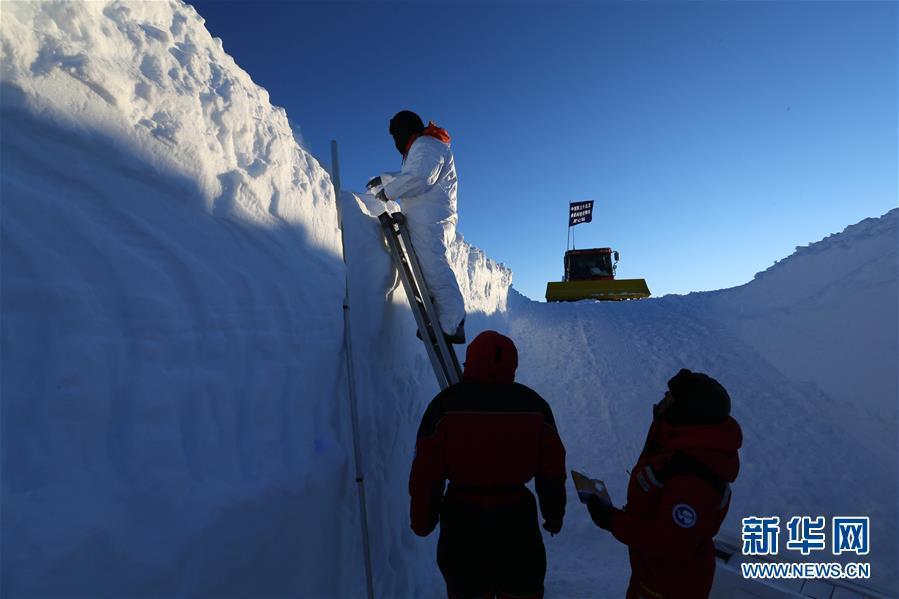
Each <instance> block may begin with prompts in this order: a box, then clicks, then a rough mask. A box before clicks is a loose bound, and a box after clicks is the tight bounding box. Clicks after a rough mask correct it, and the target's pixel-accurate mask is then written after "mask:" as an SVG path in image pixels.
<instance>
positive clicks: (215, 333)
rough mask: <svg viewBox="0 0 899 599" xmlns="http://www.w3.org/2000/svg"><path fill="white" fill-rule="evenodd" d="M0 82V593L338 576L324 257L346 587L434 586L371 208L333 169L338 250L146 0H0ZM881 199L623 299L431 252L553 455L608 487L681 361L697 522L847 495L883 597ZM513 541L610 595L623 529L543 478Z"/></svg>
mask: <svg viewBox="0 0 899 599" xmlns="http://www.w3.org/2000/svg"><path fill="white" fill-rule="evenodd" d="M0 86H2V88H0V111H2V112H0V118H2V123H3V135H2V136H0V160H2V169H0V196H2V205H0V210H2V213H0V216H2V218H0V261H2V262H0V290H2V294H0V307H2V329H0V366H2V377H0V398H2V404H0V427H2V497H0V500H2V512H0V579H2V581H0V595H2V596H5V597H6V596H9V597H35V596H51V595H52V596H75V597H85V596H98V595H112V596H129V597H160V596H182V595H190V596H210V597H211V596H215V597H223V596H272V597H276V596H277V597H280V596H311V597H357V596H364V576H363V565H362V553H361V543H360V532H359V519H358V518H359V516H358V508H357V503H356V487H355V483H354V471H353V469H354V464H353V457H352V456H353V448H352V437H351V432H350V430H351V429H350V420H349V409H348V397H347V380H346V370H345V354H344V347H343V332H344V328H343V327H344V320H343V309H342V306H343V296H344V290H345V284H347V282H348V284H349V291H350V310H349V314H350V326H351V330H352V338H353V347H354V358H355V364H356V371H355V377H356V381H357V389H358V393H359V396H358V401H359V408H360V412H359V415H360V425H361V430H360V434H361V443H362V449H363V451H362V455H363V458H364V469H365V475H366V477H365V484H366V491H367V494H368V504H367V507H368V512H369V524H370V532H371V539H372V549H373V554H372V555H373V566H374V576H375V588H376V595H377V596H381V597H412V596H433V595H435V594H439V593H440V592H442V585H441V579H440V575H439V572H438V570H437V568H436V565H435V563H434V553H435V543H436V539H435V537H434V536H433V535H432V537H429V538H426V539H420V538H418V537H416V536H414V535H413V534H412V532H411V530H409V527H408V496H407V477H408V472H409V470H408V469H409V465H410V463H411V459H412V452H413V448H414V440H415V432H416V429H417V427H418V423H419V419H420V418H421V414H422V413H423V411H424V408H425V406H426V405H427V402H428V401H429V400H430V399H431V397H433V395H434V394H435V393H436V391H437V386H436V383H435V381H434V379H433V374H432V373H431V370H430V365H429V364H428V362H427V358H426V355H425V352H424V349H423V348H422V346H421V345H420V343H419V342H418V341H417V340H416V339H415V336H414V334H415V325H414V321H413V318H412V315H411V313H410V311H409V307H408V303H407V300H406V298H405V296H404V294H403V290H402V288H401V287H400V288H396V285H395V283H396V281H395V276H394V273H393V270H392V266H391V264H390V261H389V256H388V254H387V251H386V247H385V244H384V242H383V240H382V238H381V234H380V229H379V227H378V223H377V215H378V212H379V211H380V209H381V205H380V204H379V203H378V202H375V201H373V200H372V199H371V198H370V197H368V196H366V195H363V194H353V193H343V194H341V196H340V198H339V202H340V205H339V207H340V209H341V210H342V213H343V227H344V237H345V239H346V240H347V246H346V248H343V247H342V246H341V234H340V230H339V229H338V224H337V223H338V218H337V209H338V205H337V203H336V201H335V200H336V198H335V196H334V193H333V188H332V186H331V181H330V178H329V176H328V173H327V172H326V171H325V170H324V169H323V168H322V167H321V166H320V165H319V164H318V162H317V161H316V160H315V159H314V158H313V157H312V156H311V155H310V154H309V153H308V152H306V151H305V150H304V149H302V148H301V147H300V146H298V145H297V143H296V140H295V139H294V136H293V133H292V130H291V127H290V124H289V122H288V120H287V115H286V114H285V112H284V111H283V109H280V108H277V107H273V106H271V104H270V102H269V100H268V95H267V93H266V92H265V90H263V89H262V88H260V87H258V86H257V85H255V84H254V83H253V82H252V80H251V78H250V76H249V75H248V74H247V73H245V72H244V71H242V70H241V69H240V68H239V67H238V66H237V65H236V64H235V63H234V61H233V59H231V58H230V57H229V56H227V55H226V54H225V53H224V51H223V50H222V47H221V43H220V41H219V40H216V39H214V38H212V37H211V36H210V35H209V33H208V31H206V29H205V28H204V27H203V20H202V18H201V17H200V16H199V15H197V13H196V11H195V10H194V9H193V8H191V7H190V6H188V5H186V4H184V3H183V2H180V1H178V0H172V1H162V2H153V3H149V2H90V3H51V2H47V3H10V4H9V5H8V6H7V5H4V8H3V19H2V20H0ZM297 116H298V115H294V118H295V119H296V117H297ZM299 116H302V115H299ZM296 120H298V121H299V119H296ZM463 176H464V174H463ZM460 201H463V202H464V198H460ZM897 221H899V210H893V211H891V212H890V213H888V214H886V215H884V216H882V217H880V218H874V219H868V220H866V221H863V222H861V223H859V224H857V225H853V226H851V227H849V228H847V229H846V230H845V231H843V232H842V233H839V234H836V235H833V236H831V237H828V238H827V239H825V240H822V241H820V242H818V243H815V244H811V245H809V246H807V247H804V248H799V249H797V252H796V253H795V254H794V255H792V256H791V257H789V258H787V259H784V260H782V261H781V262H779V263H778V264H776V265H774V266H773V267H772V268H770V269H768V270H766V271H765V272H763V273H760V274H759V275H757V277H756V279H755V280H753V281H751V282H749V283H748V284H746V285H744V286H742V287H737V288H734V289H728V290H722V291H717V292H709V293H695V294H690V295H687V296H666V297H662V298H653V299H649V300H643V301H639V302H622V303H590V302H581V303H576V304H543V303H538V302H533V301H530V300H528V299H527V298H524V297H523V296H521V295H520V294H518V293H517V292H516V291H515V290H514V288H513V287H512V272H511V270H510V269H508V268H507V267H505V266H503V265H501V264H498V263H496V262H494V261H492V260H490V259H489V258H488V257H487V256H485V255H484V253H483V252H481V251H480V250H478V249H477V248H475V247H473V246H471V245H470V244H468V243H466V242H465V241H464V240H463V239H462V237H461V236H459V237H458V239H457V242H456V243H455V244H454V245H453V246H452V248H451V256H450V259H451V263H452V265H453V268H454V270H455V272H456V274H457V277H458V279H459V281H460V286H461V288H462V291H463V294H464V296H465V301H466V307H467V310H468V312H469V316H468V320H467V322H466V326H467V330H468V334H469V338H473V337H474V336H475V335H476V334H477V333H478V332H479V331H481V330H484V329H487V328H492V329H496V330H499V331H502V332H504V333H506V334H508V335H510V336H511V337H512V338H513V339H514V340H515V342H516V343H517V344H518V347H519V352H520V356H521V364H520V367H519V373H518V374H519V380H520V381H521V382H523V383H525V384H528V385H530V386H532V387H533V388H534V389H536V390H537V391H538V392H539V393H541V394H542V395H543V396H544V397H545V398H546V399H547V400H548V401H549V403H550V404H551V405H552V407H553V410H554V411H555V414H556V419H557V422H558V425H559V429H560V432H561V436H562V439H563V441H564V443H565V444H566V447H567V449H568V464H569V467H573V468H578V469H582V470H584V471H586V472H590V473H592V474H594V475H595V476H598V477H602V478H604V479H606V481H607V483H608V486H609V489H610V491H611V493H612V495H613V498H614V499H615V500H616V501H617V502H619V503H623V501H624V490H625V483H626V473H625V471H626V469H627V468H630V466H631V465H632V464H633V462H634V460H635V459H636V456H637V453H638V452H639V449H640V447H641V445H642V442H643V438H644V434H645V430H646V428H647V427H648V424H649V419H650V407H651V405H652V403H654V402H656V401H658V398H659V397H660V396H661V394H662V393H663V392H664V389H665V382H666V381H667V379H668V378H669V377H670V376H672V375H673V374H674V373H675V372H677V370H678V369H679V368H681V367H687V368H691V369H694V370H700V371H705V372H708V373H709V374H710V375H712V376H715V377H716V378H718V379H719V380H720V381H721V382H722V383H723V384H724V385H725V386H726V387H727V389H728V390H729V392H730V394H731V396H732V398H733V405H734V415H735V417H736V418H737V419H738V420H739V421H740V423H741V424H742V425H743V429H744V433H745V445H744V449H743V451H742V460H743V469H742V472H741V475H740V478H739V479H738V480H737V483H736V484H735V485H734V503H733V506H732V508H731V512H730V515H729V517H728V520H727V521H726V523H725V526H724V528H723V534H726V535H730V536H732V537H733V536H737V535H738V534H739V521H740V518H742V517H744V516H746V515H780V516H781V517H782V518H785V517H789V516H791V515H827V516H832V515H856V514H857V515H870V516H871V518H872V531H873V533H872V534H873V536H872V548H873V549H872V553H871V555H870V556H869V557H870V562H871V563H872V565H873V573H874V575H873V579H872V584H874V585H875V586H877V587H878V588H881V589H885V590H887V591H890V590H892V589H896V588H897V586H899V574H897V572H896V564H897V563H899V556H897V543H896V536H895V535H896V532H895V531H896V530H897V529H899V518H897V496H899V494H897V473H899V465H897V452H896V448H897V438H899V437H897V414H896V411H897V410H896V398H897V389H896V381H897V377H896V365H897V341H896V331H897V317H896V305H897V303H899V298H897ZM461 226H462V229H463V230H464V226H465V224H464V222H463V223H461ZM461 352H464V348H460V357H461V355H462V354H461ZM572 495H573V494H572ZM545 542H546V546H547V552H548V559H549V572H548V576H547V596H548V597H573V596H593V597H615V596H621V595H622V593H623V589H624V587H625V586H626V584H627V571H628V566H627V556H626V551H625V548H624V547H623V546H621V545H620V544H618V543H617V542H616V541H614V539H612V538H611V537H610V536H609V535H607V534H605V533H604V532H603V531H599V530H598V529H596V528H595V527H594V526H593V524H592V523H591V522H590V521H589V519H588V517H587V515H586V513H585V512H584V510H583V509H581V507H580V506H579V505H578V504H577V502H576V500H575V499H574V498H573V497H570V500H569V505H568V516H567V518H566V523H565V528H564V529H563V532H562V534H561V535H558V536H556V537H552V538H550V537H547V538H546V539H545Z"/></svg>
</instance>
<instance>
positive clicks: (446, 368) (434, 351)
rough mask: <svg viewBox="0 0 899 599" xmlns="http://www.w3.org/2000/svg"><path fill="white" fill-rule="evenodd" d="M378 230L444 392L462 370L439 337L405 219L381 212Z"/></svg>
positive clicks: (457, 360) (458, 380)
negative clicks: (381, 234)
mask: <svg viewBox="0 0 899 599" xmlns="http://www.w3.org/2000/svg"><path fill="white" fill-rule="evenodd" d="M378 220H379V221H381V230H382V231H383V232H384V238H385V239H386V240H387V247H388V248H389V249H390V256H391V258H392V259H393V264H394V265H395V266H396V270H397V272H399V275H400V281H402V283H403V289H404V290H405V291H406V297H408V298H409V307H410V308H412V315H413V316H415V324H417V325H418V330H419V332H420V334H421V339H422V342H423V343H424V345H425V349H426V350H427V352H428V358H429V359H430V360H431V366H433V368H434V374H435V375H436V376H437V384H438V385H440V389H441V390H443V389H446V388H447V387H449V386H450V385H455V384H456V383H458V382H461V381H462V368H461V367H460V366H459V359H458V358H457V357H456V350H455V349H453V346H452V344H450V343H447V341H446V339H445V338H444V336H443V329H442V328H441V327H440V323H439V321H438V320H437V310H436V309H435V308H434V302H433V301H432V299H431V294H430V293H429V292H428V286H427V283H426V282H425V278H424V276H423V275H422V273H421V266H420V265H419V263H418V256H416V255H415V248H414V247H412V240H411V239H410V238H409V229H408V227H406V217H405V216H404V215H403V213H402V212H394V213H390V212H384V213H382V214H381V215H380V216H379V217H378Z"/></svg>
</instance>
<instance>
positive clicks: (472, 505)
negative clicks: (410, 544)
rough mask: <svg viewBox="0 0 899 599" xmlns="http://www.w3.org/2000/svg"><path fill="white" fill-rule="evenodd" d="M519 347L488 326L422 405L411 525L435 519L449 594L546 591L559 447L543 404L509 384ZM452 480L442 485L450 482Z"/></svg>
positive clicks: (555, 525)
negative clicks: (461, 364)
mask: <svg viewBox="0 0 899 599" xmlns="http://www.w3.org/2000/svg"><path fill="white" fill-rule="evenodd" d="M517 367H518V351H517V349H516V348H515V344H514V343H513V342H512V340H511V339H509V338H508V337H505V336H503V335H500V334H499V333H497V332H495V331H485V332H483V333H481V334H480V335H478V336H477V337H476V338H475V339H474V340H473V341H472V342H471V344H470V345H469V346H468V350H467V353H466V357H465V371H464V373H463V380H462V382H461V383H458V384H456V385H453V386H451V387H449V388H447V389H444V390H443V391H441V392H440V393H439V394H438V395H437V396H436V397H435V398H434V399H433V400H432V401H431V403H430V405H429V406H428V408H427V409H426V410H425V413H424V416H423V417H422V420H421V426H420V427H419V429H418V439H417V441H416V444H415V459H414V461H413V463H412V473H411V475H410V477H409V494H410V496H411V519H412V530H413V531H414V532H415V534H417V535H419V536H427V535H428V534H430V533H431V532H432V531H433V530H434V528H435V527H436V526H437V524H438V522H439V523H440V539H439V541H438V543H437V564H438V566H439V567H440V571H441V573H442V574H443V577H444V579H445V580H446V586H447V594H448V595H449V597H451V598H459V599H462V598H474V597H479V598H481V597H517V598H531V597H533V598H539V597H542V596H543V579H544V576H545V574H546V551H545V549H544V546H543V539H542V536H541V534H540V529H539V528H538V526H537V523H538V520H537V505H536V502H535V500H534V495H533V494H532V493H531V492H530V491H529V490H528V488H527V487H526V486H525V483H527V482H528V481H530V480H531V479H532V478H533V479H534V485H535V489H536V491H537V497H538V499H539V502H540V511H541V513H542V514H543V518H544V522H543V528H544V529H545V530H547V531H549V532H550V533H552V534H555V533H558V532H559V531H560V530H561V528H562V520H563V518H564V516H565V448H564V446H563V445H562V440H561V439H560V438H559V433H558V431H557V430H556V423H555V420H554V419H553V413H552V410H551V409H550V407H549V404H547V403H546V401H544V400H543V398H541V397H540V396H539V395H538V394H537V393H536V392H535V391H533V390H532V389H529V388H528V387H526V386H524V385H521V384H519V383H516V382H514V380H515V369H516V368H517ZM447 480H448V481H449V486H448V487H447V488H446V489H444V487H445V484H446V481H447Z"/></svg>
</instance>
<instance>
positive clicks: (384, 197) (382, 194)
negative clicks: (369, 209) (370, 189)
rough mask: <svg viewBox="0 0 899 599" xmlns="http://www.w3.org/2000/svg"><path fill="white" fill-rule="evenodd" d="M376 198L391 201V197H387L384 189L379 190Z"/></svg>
mask: <svg viewBox="0 0 899 599" xmlns="http://www.w3.org/2000/svg"><path fill="white" fill-rule="evenodd" d="M375 198H377V199H379V200H381V201H382V202H389V201H390V199H389V198H388V197H387V194H386V193H384V190H383V189H382V190H381V191H379V192H378V195H376V196H375Z"/></svg>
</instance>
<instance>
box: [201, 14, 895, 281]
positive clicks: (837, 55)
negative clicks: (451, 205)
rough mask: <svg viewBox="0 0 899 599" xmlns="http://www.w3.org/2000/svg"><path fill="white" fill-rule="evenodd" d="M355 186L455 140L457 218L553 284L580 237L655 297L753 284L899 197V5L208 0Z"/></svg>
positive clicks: (312, 140) (468, 231) (486, 243)
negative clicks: (416, 125)
mask: <svg viewBox="0 0 899 599" xmlns="http://www.w3.org/2000/svg"><path fill="white" fill-rule="evenodd" d="M191 4H193V5H194V6H195V7H197V9H198V11H199V13H200V14H201V15H202V16H203V17H204V18H206V25H207V27H208V28H209V30H210V31H211V32H212V34H213V35H214V36H216V37H221V38H222V40H223V43H224V47H225V50H226V51H227V52H228V53H229V54H231V55H232V56H233V57H234V58H235V60H236V61H237V63H238V64H239V65H240V66H241V67H243V68H244V69H245V70H246V71H247V72H249V73H250V75H251V76H252V78H253V80H254V81H255V82H257V83H258V84H260V85H262V86H263V87H265V88H266V89H267V90H268V91H269V93H270V94H271V99H272V102H273V103H274V104H277V105H280V106H284V107H285V108H286V109H287V113H288V116H289V117H290V118H291V120H292V121H294V122H295V123H296V124H298V125H299V127H300V129H301V131H302V134H303V136H304V138H305V140H306V143H307V145H308V146H309V148H310V150H311V151H312V152H313V153H314V154H316V155H317V156H319V157H320V158H322V159H323V160H324V164H325V166H328V156H329V149H328V148H329V142H330V140H331V139H337V140H338V141H339V143H340V150H341V174H342V179H343V184H344V188H347V189H362V188H363V186H364V183H365V181H367V180H368V178H369V177H370V176H373V175H375V174H377V173H379V172H380V171H383V170H398V168H399V164H400V160H401V158H400V156H399V154H398V153H397V152H396V150H395V149H394V147H393V142H392V140H391V138H390V137H389V136H388V134H387V121H388V120H389V118H390V117H391V116H392V115H393V114H394V113H395V112H396V111H398V110H402V109H411V110H414V111H416V112H418V113H419V114H420V115H421V116H422V118H424V119H425V120H426V121H427V120H428V119H431V120H434V121H436V122H437V123H438V124H439V125H441V126H443V127H445V128H447V129H448V130H449V131H450V133H451V135H452V136H453V149H454V152H455V155H456V162H457V169H458V172H459V217H460V222H459V231H460V232H461V233H462V234H463V235H464V236H465V238H466V240H468V241H469V242H471V243H473V244H474V245H476V246H478V247H481V248H483V249H484V250H485V251H486V252H487V253H488V255H489V256H490V257H492V258H494V259H496V260H498V261H501V262H504V263H505V264H507V265H508V266H510V267H511V268H512V269H513V270H514V272H515V279H514V285H515V287H516V289H518V290H519V291H521V292H522V293H524V294H525V295H528V296H529V297H532V298H534V299H542V298H543V293H544V291H545V286H546V282H547V281H549V280H560V279H561V270H562V255H563V253H564V251H565V247H566V241H567V229H566V226H567V207H568V203H569V202H573V201H581V200H587V199H592V200H594V201H595V202H596V207H595V213H594V221H593V222H592V223H590V224H583V225H579V226H577V227H575V228H574V233H575V239H576V243H577V247H579V248H582V247H598V246H611V247H613V248H615V249H617V250H619V251H620V252H621V263H620V265H619V270H618V275H619V277H620V278H645V279H646V280H647V283H648V284H649V287H650V289H651V290H652V292H653V294H654V295H663V294H666V293H687V292H690V291H703V290H709V289H721V288H726V287H732V286H735V285H740V284H743V283H745V282H747V281H749V280H750V279H751V278H752V276H753V274H755V273H756V272H758V271H761V270H764V269H765V268H767V267H768V266H770V265H771V264H772V263H773V262H774V261H775V260H779V259H781V258H784V257H786V256H787V255H789V254H790V253H791V252H792V251H793V249H794V247H795V246H797V245H805V244H807V243H809V242H812V241H817V240H818V239H820V238H822V237H824V236H826V235H828V234H830V233H835V232H837V231H840V230H842V229H843V228H844V227H846V226H847V225H850V224H853V223H855V222H857V221H859V220H861V219H863V218H866V217H870V216H879V215H881V214H883V213H885V212H886V211H888V210H890V209H891V208H894V207H896V205H897V41H896V40H897V5H896V3H893V2H870V3H869V2H823V1H821V2H785V3H775V2H659V3H656V2H630V3H623V2H596V3H594V2H572V3H566V2H553V3H540V2H452V3H440V2H422V3H404V2H383V3H347V2H329V3H311V2H296V3H293V2H271V3H269V2H252V3H251V2H192V3H191Z"/></svg>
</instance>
